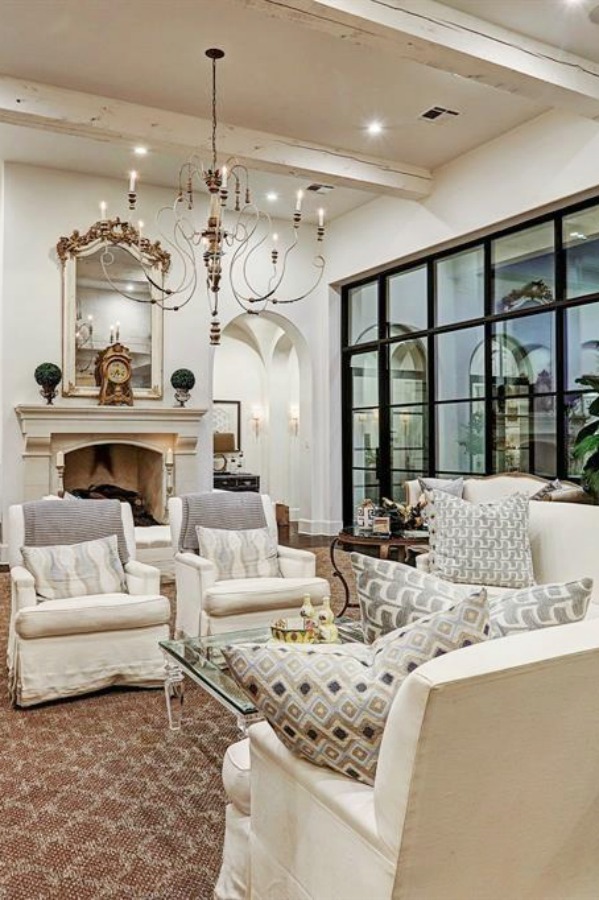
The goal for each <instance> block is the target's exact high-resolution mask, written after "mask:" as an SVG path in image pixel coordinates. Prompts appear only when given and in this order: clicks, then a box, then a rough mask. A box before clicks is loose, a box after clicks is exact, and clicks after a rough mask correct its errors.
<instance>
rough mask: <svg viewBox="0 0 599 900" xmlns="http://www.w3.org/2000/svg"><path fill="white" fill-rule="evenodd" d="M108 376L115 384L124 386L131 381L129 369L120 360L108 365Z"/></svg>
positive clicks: (114, 360)
mask: <svg viewBox="0 0 599 900" xmlns="http://www.w3.org/2000/svg"><path fill="white" fill-rule="evenodd" d="M106 375H107V377H108V379H109V380H110V381H112V382H113V384H123V383H124V382H125V381H128V380H129V368H128V367H127V366H126V365H125V363H124V362H122V360H120V359H113V360H112V361H111V362H109V363H108V366H107V368H106Z"/></svg>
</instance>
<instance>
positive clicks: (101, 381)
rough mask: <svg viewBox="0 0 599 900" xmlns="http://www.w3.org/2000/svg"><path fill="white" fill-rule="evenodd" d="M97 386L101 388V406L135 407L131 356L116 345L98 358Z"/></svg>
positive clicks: (101, 353)
mask: <svg viewBox="0 0 599 900" xmlns="http://www.w3.org/2000/svg"><path fill="white" fill-rule="evenodd" d="M95 374H96V384H97V385H99V387H100V398H99V401H98V402H99V404H100V406H133V390H132V388H131V376H132V374H133V373H132V368H131V354H130V353H129V350H128V349H127V347H125V346H123V344H120V343H118V342H117V343H116V344H111V345H110V346H109V347H106V349H105V350H101V351H100V353H98V355H97V357H96V368H95Z"/></svg>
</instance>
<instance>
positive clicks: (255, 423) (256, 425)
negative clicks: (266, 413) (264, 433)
mask: <svg viewBox="0 0 599 900" xmlns="http://www.w3.org/2000/svg"><path fill="white" fill-rule="evenodd" d="M262 419H263V412H262V407H261V406H252V418H251V422H252V428H253V429H254V437H256V438H257V437H259V435H260V427H261V425H262Z"/></svg>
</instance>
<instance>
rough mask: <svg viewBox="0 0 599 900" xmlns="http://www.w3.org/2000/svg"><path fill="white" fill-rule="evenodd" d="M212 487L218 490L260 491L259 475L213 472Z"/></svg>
mask: <svg viewBox="0 0 599 900" xmlns="http://www.w3.org/2000/svg"><path fill="white" fill-rule="evenodd" d="M214 487H215V488H218V490H220V491H256V493H258V494H259V493H260V476H259V475H248V474H243V475H229V474H227V473H222V474H220V473H218V472H216V473H215V474H214Z"/></svg>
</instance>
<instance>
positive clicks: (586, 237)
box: [563, 206, 599, 299]
mask: <svg viewBox="0 0 599 900" xmlns="http://www.w3.org/2000/svg"><path fill="white" fill-rule="evenodd" d="M563 241H564V247H565V249H566V272H567V279H566V297H567V298H568V299H570V298H571V297H584V295H585V294H596V293H597V292H599V206H593V207H591V209H585V210H583V211H582V212H577V213H572V215H570V216H565V217H564V222H563Z"/></svg>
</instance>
